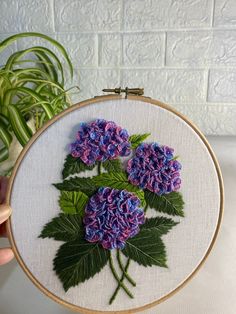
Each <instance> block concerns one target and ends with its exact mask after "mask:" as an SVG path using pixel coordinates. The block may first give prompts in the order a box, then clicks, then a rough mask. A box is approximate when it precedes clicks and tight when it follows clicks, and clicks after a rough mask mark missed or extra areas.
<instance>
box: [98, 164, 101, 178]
mask: <svg viewBox="0 0 236 314" xmlns="http://www.w3.org/2000/svg"><path fill="white" fill-rule="evenodd" d="M101 173H102V163H101V162H100V161H99V162H98V175H100V174H101Z"/></svg>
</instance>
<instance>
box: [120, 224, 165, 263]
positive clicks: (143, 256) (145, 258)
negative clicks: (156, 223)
mask: <svg viewBox="0 0 236 314" xmlns="http://www.w3.org/2000/svg"><path fill="white" fill-rule="evenodd" d="M122 253H123V254H124V255H125V256H126V257H128V258H131V259H132V260H134V261H135V262H137V263H138V264H140V265H143V266H145V267H147V266H152V265H157V266H160V267H167V265H166V260H167V258H166V252H165V246H164V243H163V242H162V240H161V238H160V237H159V234H158V232H155V231H149V230H148V229H145V228H142V230H141V231H140V232H139V233H138V234H137V235H136V236H135V237H134V238H130V239H128V240H127V241H126V245H125V248H124V249H123V250H122Z"/></svg>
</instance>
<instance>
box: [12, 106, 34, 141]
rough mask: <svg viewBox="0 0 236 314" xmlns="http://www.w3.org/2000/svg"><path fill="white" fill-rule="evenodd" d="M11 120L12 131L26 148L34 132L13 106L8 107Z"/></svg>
mask: <svg viewBox="0 0 236 314" xmlns="http://www.w3.org/2000/svg"><path fill="white" fill-rule="evenodd" d="M7 109H8V114H9V120H10V122H11V126H12V129H13V131H14V133H15V135H16V137H17V139H18V141H19V142H20V143H21V145H22V146H24V145H25V144H26V143H27V142H28V141H29V139H30V138H31V136H32V134H33V133H32V131H31V129H30V128H29V127H28V125H27V124H26V122H25V119H24V117H23V116H22V114H21V112H20V111H19V110H18V109H17V108H16V107H15V106H12V105H9V106H7Z"/></svg>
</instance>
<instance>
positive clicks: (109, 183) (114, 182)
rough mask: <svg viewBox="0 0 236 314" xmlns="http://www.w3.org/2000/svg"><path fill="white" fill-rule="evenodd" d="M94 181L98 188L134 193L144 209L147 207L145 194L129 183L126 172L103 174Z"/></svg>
mask: <svg viewBox="0 0 236 314" xmlns="http://www.w3.org/2000/svg"><path fill="white" fill-rule="evenodd" d="M92 180H93V182H94V183H95V184H96V186H97V187H101V186H106V187H110V188H114V189H118V190H127V191H129V192H133V193H135V194H136V195H137V197H138V198H139V199H140V201H141V205H142V207H145V205H146V202H145V198H144V192H143V191H142V190H140V189H139V188H138V187H137V186H134V185H132V184H130V183H129V181H128V177H127V175H126V173H125V172H110V173H102V174H100V175H98V176H96V177H93V178H92Z"/></svg>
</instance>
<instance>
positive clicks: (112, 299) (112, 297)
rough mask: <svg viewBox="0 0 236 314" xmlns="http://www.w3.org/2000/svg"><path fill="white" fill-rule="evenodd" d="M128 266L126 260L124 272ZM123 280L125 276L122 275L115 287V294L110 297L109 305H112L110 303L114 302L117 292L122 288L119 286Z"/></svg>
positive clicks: (128, 262) (128, 261)
mask: <svg viewBox="0 0 236 314" xmlns="http://www.w3.org/2000/svg"><path fill="white" fill-rule="evenodd" d="M129 264H130V258H129V259H128V260H127V263H126V265H125V272H127V270H128V268H129ZM124 279H125V274H124V273H123V274H122V276H121V279H120V281H119V283H118V285H117V288H116V290H115V292H114V293H113V295H112V296H111V298H110V300H109V304H112V302H113V301H114V300H115V298H116V296H117V293H118V292H119V290H120V288H121V287H122V286H121V284H123V281H124ZM132 298H133V297H132Z"/></svg>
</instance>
